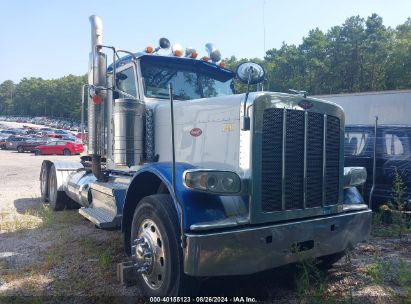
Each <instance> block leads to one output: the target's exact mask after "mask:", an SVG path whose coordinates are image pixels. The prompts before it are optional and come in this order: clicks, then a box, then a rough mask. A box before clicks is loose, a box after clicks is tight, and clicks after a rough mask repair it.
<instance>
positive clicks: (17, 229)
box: [0, 150, 411, 303]
mask: <svg viewBox="0 0 411 304" xmlns="http://www.w3.org/2000/svg"><path fill="white" fill-rule="evenodd" d="M45 158H47V159H59V160H63V159H64V160H73V161H76V160H77V159H78V157H77V156H66V157H63V156H52V157H49V156H47V157H46V156H33V154H31V153H24V154H20V153H17V152H13V151H3V150H0V303H2V302H8V301H12V300H13V299H15V298H14V297H15V296H18V297H19V296H28V297H29V298H26V299H29V300H30V299H39V298H30V297H32V296H36V297H45V298H41V299H45V301H46V302H47V301H52V300H53V299H54V300H55V299H61V298H58V296H66V297H69V298H65V302H69V301H70V300H71V301H72V302H76V303H77V302H80V301H85V302H90V303H91V302H92V301H91V299H90V298H89V297H90V296H91V297H93V296H95V297H98V298H97V299H98V300H96V302H101V301H102V300H104V299H103V298H101V297H106V296H107V297H115V298H109V301H110V302H114V303H118V302H127V303H134V301H133V300H134V299H135V298H131V296H138V295H140V292H139V289H138V286H132V287H124V286H121V285H120V284H119V283H118V282H117V280H116V273H115V269H116V263H118V262H122V261H125V260H126V256H125V255H124V252H123V248H122V236H121V233H120V232H118V231H103V230H99V229H96V228H95V227H94V225H93V224H92V223H90V222H89V221H87V220H85V219H83V218H82V217H81V216H80V215H79V214H78V213H77V211H63V212H58V213H53V212H52V211H50V209H49V208H48V206H47V205H43V204H42V202H41V200H40V198H39V197H40V192H39V169H40V165H41V162H42V160H43V159H45ZM407 232H409V231H406V233H407ZM398 235H399V234H398V230H396V229H394V228H392V227H384V226H382V225H381V224H378V225H377V226H376V227H375V229H374V232H373V237H372V238H371V240H370V241H369V242H368V243H366V244H361V245H359V246H357V247H356V248H355V249H354V250H353V251H351V252H350V253H349V255H348V258H343V259H342V260H341V261H340V262H338V263H337V264H336V265H335V266H334V268H333V269H332V270H330V271H328V272H327V273H323V272H320V271H318V270H317V269H316V267H315V264H314V263H313V262H307V263H304V264H303V265H302V266H300V267H299V269H298V270H297V271H296V269H295V268H293V267H286V268H283V269H277V270H274V271H269V272H265V273H261V274H257V275H252V276H242V277H235V278H233V277H229V278H227V277H226V278H218V279H208V280H205V281H204V282H203V284H202V288H201V290H200V294H201V295H204V296H219V295H225V296H229V297H230V296H244V297H245V296H248V297H256V298H257V299H259V300H267V301H269V302H280V303H284V302H293V303H311V302H316V303H324V302H327V303H336V302H343V303H406V302H407V303H411V235H410V234H405V235H404V236H403V237H402V238H401V240H400V238H399V237H398ZM73 296H74V298H73ZM85 296H86V297H85ZM114 299H116V301H114ZM130 301H131V302H130ZM35 303H42V302H41V301H40V302H35Z"/></svg>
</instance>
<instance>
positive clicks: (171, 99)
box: [168, 83, 186, 248]
mask: <svg viewBox="0 0 411 304" xmlns="http://www.w3.org/2000/svg"><path fill="white" fill-rule="evenodd" d="M168 94H169V95H170V116H171V149H172V168H171V170H172V171H171V174H172V179H173V192H174V197H175V200H176V201H177V203H178V205H179V206H180V209H181V216H180V232H181V247H182V248H185V247H186V236H185V235H184V208H183V204H182V203H181V202H180V199H179V198H178V196H177V186H176V149H175V144H174V99H173V85H172V83H169V84H168Z"/></svg>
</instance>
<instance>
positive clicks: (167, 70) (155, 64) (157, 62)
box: [141, 56, 234, 100]
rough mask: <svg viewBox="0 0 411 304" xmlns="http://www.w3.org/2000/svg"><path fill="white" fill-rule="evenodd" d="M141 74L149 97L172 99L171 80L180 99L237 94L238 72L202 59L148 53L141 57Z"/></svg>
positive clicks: (175, 96) (176, 96) (176, 95)
mask: <svg viewBox="0 0 411 304" xmlns="http://www.w3.org/2000/svg"><path fill="white" fill-rule="evenodd" d="M141 73H142V76H143V83H144V94H145V95H146V96H147V97H152V98H164V99H167V98H169V96H168V95H169V93H168V87H169V84H170V83H171V84H172V86H173V95H174V98H175V99H179V100H189V99H197V98H207V97H216V96H226V95H232V94H234V85H233V77H234V73H233V72H231V71H229V70H226V69H222V68H220V67H218V66H216V65H214V64H210V63H207V62H204V61H200V60H190V59H183V58H175V57H174V58H173V57H171V58H170V57H160V56H147V57H143V58H141Z"/></svg>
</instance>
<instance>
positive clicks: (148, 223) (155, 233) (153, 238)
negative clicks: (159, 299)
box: [132, 219, 167, 290]
mask: <svg viewBox="0 0 411 304" xmlns="http://www.w3.org/2000/svg"><path fill="white" fill-rule="evenodd" d="M132 257H133V260H134V261H135V264H134V266H135V267H136V268H137V271H138V272H139V273H141V276H142V278H143V279H144V281H145V282H146V284H147V286H149V287H150V288H151V289H153V290H156V289H159V288H161V286H162V285H163V281H164V277H165V273H166V262H167V261H166V257H165V254H164V242H163V237H162V235H161V233H160V230H159V229H158V226H157V225H156V223H155V222H154V221H153V220H151V219H145V220H144V221H142V223H141V225H140V227H139V229H138V234H137V238H136V239H135V240H134V241H133V246H132Z"/></svg>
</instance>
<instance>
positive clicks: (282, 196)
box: [281, 109, 287, 210]
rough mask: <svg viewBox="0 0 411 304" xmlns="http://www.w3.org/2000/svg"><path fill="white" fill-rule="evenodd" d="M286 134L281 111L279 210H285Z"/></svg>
mask: <svg viewBox="0 0 411 304" xmlns="http://www.w3.org/2000/svg"><path fill="white" fill-rule="evenodd" d="M286 132H287V109H284V111H283V149H282V156H281V157H282V160H281V167H282V168H281V169H282V170H281V209H282V210H285V144H286V135H287V134H286Z"/></svg>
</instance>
